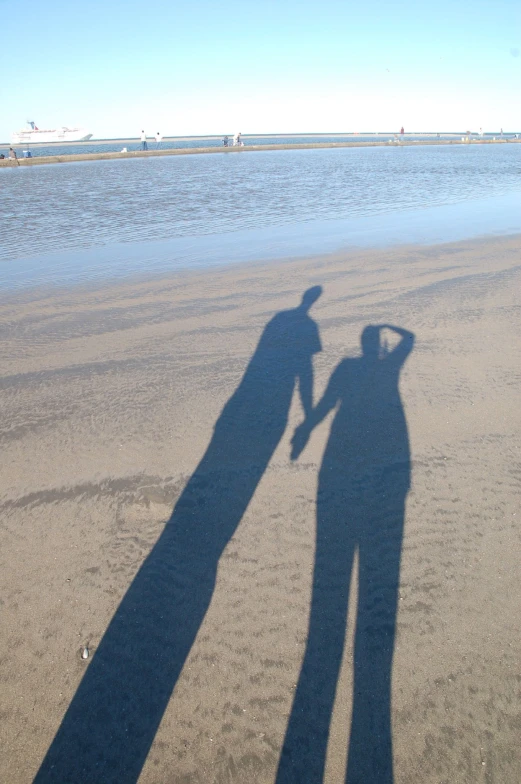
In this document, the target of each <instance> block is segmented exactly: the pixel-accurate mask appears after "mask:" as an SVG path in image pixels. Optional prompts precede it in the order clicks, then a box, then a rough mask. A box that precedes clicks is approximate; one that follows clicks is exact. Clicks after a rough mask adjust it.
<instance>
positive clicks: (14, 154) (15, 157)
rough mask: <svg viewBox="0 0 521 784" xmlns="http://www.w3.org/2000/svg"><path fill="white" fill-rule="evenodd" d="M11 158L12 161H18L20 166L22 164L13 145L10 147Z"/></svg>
mask: <svg viewBox="0 0 521 784" xmlns="http://www.w3.org/2000/svg"><path fill="white" fill-rule="evenodd" d="M9 158H10V160H12V161H16V163H17V164H18V166H20V161H19V160H18V156H17V154H16V152H15V151H14V150H13V148H12V147H9Z"/></svg>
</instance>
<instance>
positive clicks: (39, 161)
mask: <svg viewBox="0 0 521 784" xmlns="http://www.w3.org/2000/svg"><path fill="white" fill-rule="evenodd" d="M519 143H521V139H472V138H470V139H461V140H455V139H450V140H443V139H437V140H432V141H427V140H425V141H423V140H420V141H406V140H404V141H401V140H400V139H392V140H388V141H386V142H384V141H369V142H362V141H360V142H356V141H349V142H316V143H309V144H270V145H267V144H259V145H246V146H244V147H190V148H176V149H173V150H161V149H160V150H135V151H131V152H123V153H122V152H104V153H79V154H75V155H45V156H44V155H42V156H37V157H34V158H18V159H16V160H12V159H10V158H5V159H4V160H0V168H13V167H14V168H16V167H18V166H39V165H44V164H55V163H73V162H78V161H106V160H116V159H124V158H158V157H162V156H166V155H209V154H218V153H221V154H225V155H227V154H230V153H232V154H235V153H242V152H262V151H266V150H320V149H335V148H337V149H341V148H349V147H418V146H420V147H426V146H447V145H454V144H456V145H458V144H460V145H461V144H463V145H465V144H470V145H476V144H519Z"/></svg>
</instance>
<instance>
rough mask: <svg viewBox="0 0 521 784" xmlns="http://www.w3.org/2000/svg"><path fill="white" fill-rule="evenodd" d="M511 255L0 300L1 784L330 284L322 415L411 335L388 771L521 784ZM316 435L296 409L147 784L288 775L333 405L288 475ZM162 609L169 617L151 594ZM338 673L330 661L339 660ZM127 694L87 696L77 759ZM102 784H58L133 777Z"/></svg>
mask: <svg viewBox="0 0 521 784" xmlns="http://www.w3.org/2000/svg"><path fill="white" fill-rule="evenodd" d="M520 249H521V238H519V237H508V238H500V239H489V240H484V241H473V242H464V243H458V244H453V245H440V246H436V247H430V248H429V247H408V248H398V249H392V250H386V251H363V252H357V253H349V254H343V255H337V256H332V257H328V258H320V259H316V258H314V259H309V260H301V261H284V262H280V264H274V263H271V264H266V265H261V264H259V265H248V266H236V267H229V268H222V269H218V270H208V271H198V272H196V273H180V274H177V275H172V276H170V277H168V278H156V279H153V280H149V281H139V282H127V283H118V284H113V285H109V284H107V285H105V286H103V287H94V286H91V287H80V286H78V287H75V288H70V289H67V290H56V291H51V290H48V291H40V292H24V293H21V294H18V295H15V294H12V295H9V296H5V297H4V298H3V299H2V300H1V301H0V325H1V334H2V338H1V343H0V350H1V358H2V361H1V367H2V375H1V377H0V386H1V390H2V393H1V399H2V426H1V431H0V433H1V435H0V437H1V440H2V475H1V476H2V478H1V484H0V504H1V511H2V514H1V526H2V570H1V572H0V574H1V577H0V580H1V581H2V584H1V589H0V590H1V596H2V603H3V607H2V621H1V624H2V630H1V631H2V633H1V635H0V657H1V662H2V708H1V711H2V722H1V727H0V746H1V747H2V749H3V753H2V755H0V780H1V781H6V782H7V781H9V782H11V783H12V784H18V783H19V782H20V783H21V782H30V781H32V780H33V778H34V777H35V776H36V774H37V772H38V770H39V768H40V765H41V763H42V760H43V759H44V757H45V755H46V753H47V751H48V749H49V747H50V745H51V743H52V741H53V738H54V737H55V735H56V733H57V731H58V728H59V727H60V724H61V723H62V720H63V719H64V716H66V712H67V709H68V707H69V705H70V704H71V701H72V700H73V697H74V695H75V693H76V691H77V689H78V686H79V684H80V682H81V680H82V677H83V676H84V675H85V673H86V672H87V671H89V670H90V669H91V668H93V667H94V666H95V665H96V651H97V650H101V648H100V646H101V645H102V640H103V637H104V634H105V632H106V630H107V627H108V626H109V623H110V621H111V619H112V618H113V616H114V614H115V613H116V611H117V610H118V606H119V605H120V602H121V601H122V599H123V598H124V597H125V594H126V592H127V590H128V588H129V586H130V585H131V584H132V582H133V581H134V584H136V579H137V580H139V574H140V568H141V567H142V564H143V562H144V559H145V558H146V557H147V555H148V554H149V553H150V552H151V551H152V552H153V548H154V545H155V544H156V542H157V541H158V539H159V538H160V536H161V533H162V531H163V529H164V527H165V523H166V522H167V521H168V520H169V518H170V515H171V514H172V510H173V509H174V507H176V505H177V506H179V505H178V501H179V499H180V498H181V499H182V498H184V496H183V495H182V493H183V489H184V488H185V486H186V485H187V482H188V481H189V479H190V477H191V476H192V475H193V473H194V471H195V470H196V467H197V465H198V463H199V461H200V460H201V458H202V456H203V453H204V452H205V449H206V448H207V445H208V443H209V441H210V439H211V438H212V433H213V428H214V425H215V423H216V421H217V420H218V418H219V416H220V414H221V412H222V409H223V407H224V405H225V404H226V402H227V401H228V399H229V398H230V396H231V395H232V394H233V393H234V391H235V390H236V388H237V386H238V384H239V382H240V381H241V378H242V375H243V373H244V371H245V368H246V366H247V364H248V362H249V360H250V358H251V356H252V355H253V353H254V351H255V349H256V346H257V343H258V340H259V337H260V335H261V333H262V331H263V329H264V327H265V326H266V324H267V322H268V321H269V320H270V319H271V318H272V317H273V316H274V315H275V314H276V313H277V312H279V311H281V310H284V309H288V308H295V307H296V306H297V305H298V304H299V301H300V297H301V295H302V293H303V292H304V290H305V289H307V288H308V287H310V286H315V285H321V286H323V288H324V292H323V295H322V296H321V298H320V299H319V300H318V301H317V302H316V304H315V305H314V306H313V308H312V310H311V311H310V313H311V316H312V317H313V318H314V320H315V321H316V323H317V325H318V328H319V330H320V336H321V342H322V351H321V352H319V353H316V354H315V356H314V369H315V392H314V396H315V401H316V400H318V399H319V398H320V397H321V395H322V393H323V391H324V389H325V387H326V385H327V382H328V379H329V377H330V374H331V372H332V371H333V369H334V368H335V367H336V366H337V364H338V363H339V361H340V360H341V359H342V358H343V357H345V356H356V355H358V353H359V346H360V333H361V331H362V329H363V328H364V327H365V326H366V325H368V324H382V323H385V324H389V323H390V324H395V325H398V326H399V327H403V328H406V329H408V330H410V331H412V332H414V333H415V336H416V342H415V347H414V350H413V351H412V353H411V354H410V356H409V357H408V359H407V362H406V363H405V365H404V367H403V370H402V372H401V376H400V392H401V399H402V402H403V406H404V411H405V416H406V421H407V427H408V433H409V439H410V449H411V464H410V472H411V490H410V492H409V495H408V498H407V504H406V514H405V531H404V540H403V549H402V563H401V578H400V588H399V602H398V614H397V619H396V641H395V653H394V666H393V678H392V705H391V715H392V732H393V757H394V782H396V784H417V782H419V781H423V782H426V783H427V784H434V783H435V782H437V783H438V782H451V784H457V783H458V782H461V783H463V782H465V784H467V783H468V784H474V783H475V782H486V783H487V784H489V783H490V784H491V783H492V782H501V783H502V784H510V783H511V784H515V783H516V782H518V781H520V780H521V757H520V755H519V732H520V728H521V676H520V664H521V616H520V614H519V606H520V600H521V595H520V594H521V590H520V585H521V537H520V528H519V516H520V510H519V489H520V479H521V456H520V447H519V444H520V435H521V432H520V431H521V416H520V413H519V385H520V381H521V371H520V367H521V364H520V347H521V312H520V308H519V291H520V290H521V261H520V258H521V256H520ZM389 339H390V340H393V338H392V336H391V334H390V333H389ZM295 348H296V346H295ZM301 420H302V408H301V405H300V402H299V399H298V395H297V394H295V395H294V397H293V402H292V405H291V409H290V413H289V424H288V427H287V428H286V430H285V432H284V435H283V436H282V439H281V440H280V443H279V444H278V446H277V448H276V449H275V452H274V454H273V457H272V458H271V460H270V462H269V464H268V467H267V469H266V470H265V472H264V473H263V475H262V477H261V478H260V481H259V483H258V486H256V490H255V494H254V496H253V498H252V500H251V502H250V503H249V505H248V506H247V509H246V512H245V514H244V515H243V517H242V519H241V521H240V524H239V525H238V528H237V530H236V532H235V534H234V535H233V537H232V538H231V540H230V541H229V543H228V544H227V546H226V547H225V549H224V552H223V554H222V556H221V558H220V560H219V564H218V569H217V578H216V585H215V590H214V592H213V596H212V600H211V604H210V606H209V609H208V611H207V612H206V615H205V617H204V620H203V621H202V624H201V626H200V628H199V629H198V634H197V637H196V639H195V642H194V644H193V645H192V647H191V650H190V652H189V655H188V657H187V659H186V661H185V662H184V667H183V670H182V672H181V675H180V677H179V679H178V681H177V683H176V684H175V690H174V693H173V696H172V697H171V698H170V699H169V700H168V701H167V705H166V708H165V710H164V712H161V716H160V718H161V723H160V726H159V728H158V730H157V733H155V738H154V741H153V744H152V747H151V748H150V750H149V751H148V750H147V749H145V747H144V746H143V747H142V749H141V751H142V753H143V755H144V756H146V762H145V763H144V766H143V768H142V772H141V776H140V778H139V781H140V782H142V784H152V782H154V784H157V782H176V784H177V783H179V784H180V783H181V782H183V784H203V783H204V784H208V783H209V782H215V784H222V783H224V782H226V783H227V784H228V782H241V783H242V782H249V783H251V784H256V783H257V782H258V783H259V784H261V783H262V784H272V783H273V782H274V781H275V779H276V776H277V767H278V763H279V757H280V752H281V748H282V745H283V742H284V736H285V732H286V727H287V723H288V717H289V715H290V712H291V707H292V701H293V697H294V694H295V687H296V684H297V682H298V679H299V671H300V666H301V662H302V657H303V654H304V650H305V646H306V637H307V620H308V614H309V607H310V597H311V586H312V575H313V565H314V547H315V540H314V535H315V522H316V520H315V515H316V493H317V476H318V471H319V469H320V465H321V460H322V455H323V452H324V447H325V444H326V441H327V438H328V433H329V429H330V425H331V415H329V417H328V418H326V420H324V422H323V423H322V424H320V425H319V426H318V427H317V428H316V429H315V431H314V432H313V433H312V435H311V438H310V441H309V444H308V445H307V447H306V449H305V450H304V452H303V453H302V455H301V456H300V457H299V459H298V460H296V461H295V462H291V461H290V459H289V453H290V439H291V436H292V433H293V431H294V427H295V426H296V425H297V424H298V423H299V422H300V421H301ZM255 433H256V431H255V421H254V417H252V434H253V437H255ZM257 435H258V434H257ZM254 443H255V442H254ZM252 453H254V448H253V450H252ZM225 489H226V488H225ZM198 492H199V494H198V495H197V497H196V498H195V501H194V503H195V507H194V508H195V510H196V512H194V514H196V516H197V515H198V519H201V520H203V523H204V520H205V519H211V515H212V510H211V509H208V508H205V507H204V500H205V494H206V500H208V499H210V500H214V496H211V495H210V493H209V491H208V490H207V489H205V487H204V486H203V485H201V487H200V490H199V491H198ZM185 500H186V499H185ZM194 519H195V518H194ZM375 546H376V547H379V546H382V547H384V546H385V543H383V544H382V545H380V544H378V543H377V544H376V545H375ZM201 549H204V538H203V539H202V540H201ZM167 566H168V565H165V564H163V567H164V570H163V572H162V571H161V568H162V565H161V562H159V567H158V571H159V574H158V580H159V582H160V584H161V585H166V588H165V590H166V592H167V593H168V590H169V587H168V582H169V580H170V578H171V575H169V572H168V568H167ZM161 581H163V582H161ZM165 581H166V582H165ZM353 586H354V587H353V591H354V595H352V597H351V600H350V605H349V616H348V626H347V634H346V644H345V648H344V653H343V658H342V667H341V671H340V678H339V680H338V684H336V698H335V705H334V712H333V718H332V722H331V727H330V733H329V745H328V750H327V762H326V768H325V776H324V781H325V782H328V784H336V783H337V782H342V781H344V770H345V765H346V758H347V745H348V738H349V726H350V720H351V710H352V696H351V695H352V681H353V619H354V616H355V610H354V608H355V605H356V602H355V599H356V586H355V585H354V581H353ZM159 596H160V592H159V593H158V594H157V597H159ZM138 598H139V597H138ZM157 605H158V606H156V607H154V608H153V611H154V613H156V614H157V617H158V618H160V617H161V613H162V608H161V606H160V599H159V598H157ZM136 606H137V607H138V611H139V605H136ZM145 607H146V604H145ZM147 609H149V608H148V607H147ZM165 612H166V617H168V610H165ZM175 644H176V636H175V630H173V629H172V628H169V627H168V623H165V626H164V627H161V624H160V622H158V625H157V629H156V633H155V637H154V639H153V643H152V645H153V647H154V649H157V655H158V661H159V660H160V658H161V657H163V658H164V656H165V655H166V654H168V652H169V650H170V648H172V647H175ZM85 645H87V646H88V647H89V650H90V652H91V655H90V657H89V659H87V660H86V661H85V660H82V658H81V655H80V652H81V649H82V648H83V647H84V646H85ZM150 645H151V643H150V642H149V641H145V643H143V641H141V640H139V639H138V637H137V636H136V637H135V638H134V639H132V640H130V643H129V645H128V646H125V645H122V646H120V647H119V648H118V647H117V646H116V648H115V649H113V650H112V655H113V656H114V660H115V662H116V661H118V662H120V663H119V664H117V665H115V666H116V668H117V667H120V669H121V672H123V673H125V671H126V670H129V671H130V668H131V666H132V665H131V664H129V662H132V659H133V657H139V656H140V654H141V653H142V652H143V651H150V650H151V648H150ZM147 646H148V647H147ZM119 657H120V658H119ZM324 658H325V661H324V666H325V667H326V668H327V651H324ZM149 664H150V663H149ZM158 666H159V665H158ZM153 672H154V663H153V661H152V663H151V664H150V673H151V674H153ZM151 677H152V675H151ZM86 682H87V681H86ZM150 686H151V684H150V683H147V681H146V679H144V680H143V682H142V689H141V692H140V694H139V695H137V696H136V698H137V699H139V700H141V701H142V703H143V704H144V705H146V703H147V694H148V691H149V689H150ZM117 699H118V695H115V694H114V693H109V692H107V693H103V691H102V690H101V691H100V692H99V693H98V695H97V696H96V700H97V708H98V712H97V713H88V711H87V713H88V715H87V716H86V717H85V718H84V725H83V728H82V733H83V736H82V737H83V738H84V741H85V745H86V746H88V743H89V737H90V733H92V737H96V733H98V732H99V731H100V730H99V728H100V727H103V721H104V706H105V707H106V709H107V710H108V711H109V712H110V710H111V708H110V706H111V702H112V703H114V700H117ZM89 705H90V704H89ZM80 708H81V705H80ZM66 721H67V719H66ZM89 726H90V729H89ZM312 729H313V727H312V724H311V726H310V737H309V738H308V745H309V747H310V748H311V749H312V748H313V743H314V739H313V735H312ZM130 734H132V728H130ZM141 742H142V741H141V740H140V739H139V738H137V739H134V740H133V743H138V744H139V743H141ZM368 753H369V754H370V753H371V752H370V750H368ZM91 760H92V757H91ZM73 764H74V762H71V765H73ZM103 764H104V763H103V761H99V765H100V768H99V769H100V770H102V769H103ZM71 770H72V768H71ZM93 770H94V767H93V768H91V770H90V771H89V775H85V776H83V777H82V776H81V775H80V773H79V772H77V773H76V774H74V775H71V777H70V779H68V780H69V781H74V782H76V781H77V782H79V781H82V782H91V781H100V782H101V781H104V782H106V781H112V780H115V781H117V780H120V781H123V780H125V781H132V780H134V779H133V778H130V777H128V778H121V777H119V778H118V776H117V774H116V775H115V777H114V779H112V778H111V777H110V776H109V775H108V774H107V773H106V771H105V773H103V775H101V774H100V775H99V776H95V775H94V774H93ZM45 775H47V778H45ZM45 775H44V774H41V777H40V780H42V781H43V780H46V781H47V780H48V781H53V780H54V781H58V780H60V781H62V780H64V779H63V778H61V777H58V778H54V779H53V776H52V772H51V773H49V771H47V773H46V774H45ZM348 781H349V784H352V782H354V779H348ZM306 784H307V782H306ZM309 784H311V779H310V780H309ZM313 784H315V782H314V781H313Z"/></svg>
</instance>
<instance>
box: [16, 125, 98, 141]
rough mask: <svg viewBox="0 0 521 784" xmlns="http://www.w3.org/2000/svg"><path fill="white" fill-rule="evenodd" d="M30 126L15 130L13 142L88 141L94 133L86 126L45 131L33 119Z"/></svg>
mask: <svg viewBox="0 0 521 784" xmlns="http://www.w3.org/2000/svg"><path fill="white" fill-rule="evenodd" d="M27 125H28V126H29V127H28V128H25V129H24V130H23V131H15V133H13V135H12V136H11V144H53V143H55V142H61V143H62V144H63V142H86V141H88V140H89V139H90V138H91V137H92V134H91V133H88V132H87V131H86V130H85V128H67V127H66V126H65V125H64V126H63V127H62V128H55V129H54V130H52V131H43V130H40V128H37V127H36V125H35V123H34V122H33V121H32V120H28V121H27Z"/></svg>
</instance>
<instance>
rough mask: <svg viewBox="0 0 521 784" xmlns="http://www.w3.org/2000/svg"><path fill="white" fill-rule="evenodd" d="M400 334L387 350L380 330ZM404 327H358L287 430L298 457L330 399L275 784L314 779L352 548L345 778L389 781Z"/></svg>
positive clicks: (406, 477)
mask: <svg viewBox="0 0 521 784" xmlns="http://www.w3.org/2000/svg"><path fill="white" fill-rule="evenodd" d="M383 329H389V330H392V331H393V332H395V333H397V334H398V335H399V336H400V341H399V343H398V345H397V346H396V348H394V350H393V351H391V352H388V351H387V350H386V348H385V345H384V346H382V345H381V335H380V333H381V331H382V330H383ZM413 342H414V335H413V334H412V333H411V332H408V331H407V330H405V329H401V328H399V327H392V326H390V325H381V326H368V327H366V328H365V329H364V330H363V332H362V350H363V353H362V356H361V357H359V358H356V359H344V360H343V361H342V362H341V363H340V364H339V365H338V367H337V368H336V370H335V371H334V373H333V374H332V376H331V379H330V382H329V385H328V387H327V389H326V392H325V394H324V396H323V398H322V400H321V401H320V403H318V405H317V406H316V408H315V409H314V410H313V412H312V414H311V415H310V416H309V417H307V418H306V420H305V421H304V422H303V423H302V424H301V425H299V427H298V428H297V429H296V431H295V435H294V437H293V441H292V443H293V451H292V458H293V459H295V458H296V457H298V455H299V454H300V452H301V451H302V450H303V448H304V447H305V445H306V443H307V440H308V438H309V436H310V434H311V431H312V430H313V428H314V427H316V425H318V424H319V423H320V422H321V421H322V420H323V419H324V417H325V416H326V415H327V414H328V413H329V412H330V411H331V410H332V409H333V408H335V407H337V410H336V414H335V417H334V420H333V423H332V425H331V432H330V435H329V439H328V442H327V446H326V449H325V452H324V457H323V461H322V466H321V469H320V474H319V483H318V496H317V531H316V554H315V569H314V577H313V590H312V599H311V609H310V618H309V631H308V639H307V645H306V651H305V654H304V660H303V663H302V668H301V672H300V678H299V682H298V685H297V690H296V693H295V699H294V703H293V708H292V712H291V716H290V719H289V723H288V727H287V731H286V737H285V740H284V746H283V750H282V755H281V759H280V762H279V769H278V773H277V780H276V781H277V784H290V782H292V783H293V782H294V783H295V784H297V782H298V784H305V783H306V782H309V784H311V783H312V784H318V782H321V781H322V779H323V774H324V767H325V761H326V752H327V743H328V737H329V727H330V722H331V714H332V711H333V703H334V699H335V690H336V685H337V681H338V674H339V669H340V664H341V660H342V654H343V648H344V639H345V632H346V623H347V609H348V600H349V586H350V581H351V571H352V568H353V561H354V556H355V553H357V555H358V606H357V614H356V631H355V651H354V673H353V676H354V694H353V713H352V720H351V735H350V740H349V757H348V765H347V771H346V778H345V781H346V782H347V783H348V784H355V782H356V784H391V783H392V781H393V762H392V736H391V670H392V658H393V649H394V637H395V625H396V603H397V592H398V585H399V572H400V553H401V547H402V532H403V524H404V513H405V499H406V496H407V492H408V490H409V485H410V452H409V439H408V434H407V424H406V420H405V413H404V410H403V406H402V402H401V399H400V393H399V389H398V382H399V374H400V369H401V367H402V365H403V363H404V362H405V360H406V358H407V356H408V354H409V353H410V351H411V350H412V347H413Z"/></svg>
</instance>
